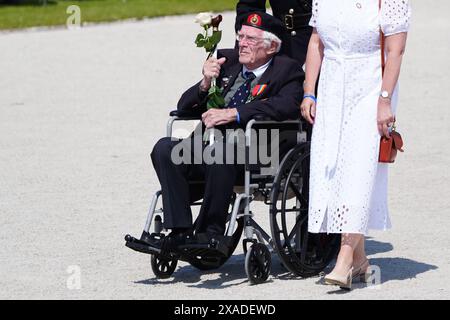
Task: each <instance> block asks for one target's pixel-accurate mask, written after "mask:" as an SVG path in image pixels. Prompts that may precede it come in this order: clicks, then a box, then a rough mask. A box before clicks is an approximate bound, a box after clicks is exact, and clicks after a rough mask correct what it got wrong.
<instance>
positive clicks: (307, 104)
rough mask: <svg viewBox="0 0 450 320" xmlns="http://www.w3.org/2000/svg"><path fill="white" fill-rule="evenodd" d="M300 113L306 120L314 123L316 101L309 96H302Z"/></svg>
mask: <svg viewBox="0 0 450 320" xmlns="http://www.w3.org/2000/svg"><path fill="white" fill-rule="evenodd" d="M300 113H301V115H302V117H303V118H305V120H306V121H308V122H309V123H311V124H314V118H315V117H316V103H315V101H314V100H312V99H311V98H304V99H303V101H302V103H301V104H300Z"/></svg>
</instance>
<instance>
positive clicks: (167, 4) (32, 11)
mask: <svg viewBox="0 0 450 320" xmlns="http://www.w3.org/2000/svg"><path fill="white" fill-rule="evenodd" d="M48 2H49V4H48V5H46V6H42V5H16V6H11V5H0V29H18V28H27V27H34V26H55V25H65V24H66V20H67V18H68V17H69V14H67V13H66V9H67V7H68V6H69V5H72V4H74V5H78V6H79V7H80V9H81V23H86V22H102V21H115V20H122V19H129V18H137V19H142V18H146V17H158V16H167V15H178V14H186V13H197V12H202V11H213V12H221V11H225V10H234V9H235V6H236V2H237V1H236V0H84V1H68V0H55V1H51V0H49V1H48Z"/></svg>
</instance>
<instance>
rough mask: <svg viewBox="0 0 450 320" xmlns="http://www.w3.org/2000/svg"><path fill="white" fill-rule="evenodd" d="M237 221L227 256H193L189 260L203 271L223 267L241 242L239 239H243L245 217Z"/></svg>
mask: <svg viewBox="0 0 450 320" xmlns="http://www.w3.org/2000/svg"><path fill="white" fill-rule="evenodd" d="M236 222H237V227H236V229H235V231H234V232H233V236H232V243H231V247H230V250H229V253H228V255H227V256H226V257H204V256H201V257H193V258H192V259H190V260H189V263H190V264H191V265H192V266H193V267H195V268H197V269H199V270H203V271H206V270H213V269H217V268H219V267H221V266H222V265H223V264H224V263H225V262H226V261H227V260H228V259H229V258H230V257H231V255H232V254H233V252H234V250H235V249H236V247H237V245H238V244H239V240H240V239H241V235H242V230H243V229H244V218H239V219H237V221H236Z"/></svg>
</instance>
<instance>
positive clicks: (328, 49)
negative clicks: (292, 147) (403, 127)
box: [308, 0, 411, 235]
mask: <svg viewBox="0 0 450 320" xmlns="http://www.w3.org/2000/svg"><path fill="white" fill-rule="evenodd" d="M410 14H411V8H410V3H409V1H408V0H383V1H382V9H381V12H380V11H379V9H378V0H339V1H337V0H313V16H312V18H311V21H310V25H311V26H313V27H315V28H316V29H317V32H318V34H319V36H320V39H321V41H322V42H323V44H324V58H323V62H322V67H321V71H320V79H319V88H318V95H317V97H318V101H317V112H316V119H315V124H314V126H313V133H312V141H311V169H310V194H309V225H308V228H309V231H310V232H312V233H318V232H325V233H360V234H365V235H367V233H368V230H369V229H378V230H385V229H388V228H390V227H391V222H390V219H389V212H388V206H387V182H388V181H387V178H388V171H387V169H388V168H387V165H386V164H379V163H378V147H379V139H380V136H379V133H378V128H377V102H378V97H379V94H380V91H381V80H382V79H381V78H382V76H381V52H380V34H379V28H380V26H381V28H382V30H383V32H384V34H385V35H386V36H389V35H393V34H396V33H400V32H407V31H408V28H409V18H410ZM396 101H397V89H396V90H395V92H394V94H393V99H392V108H393V110H394V113H395V107H396Z"/></svg>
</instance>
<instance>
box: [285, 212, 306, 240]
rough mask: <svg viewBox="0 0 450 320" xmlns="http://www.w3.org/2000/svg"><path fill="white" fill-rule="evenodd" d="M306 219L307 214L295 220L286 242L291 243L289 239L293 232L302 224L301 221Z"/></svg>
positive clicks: (291, 237)
mask: <svg viewBox="0 0 450 320" xmlns="http://www.w3.org/2000/svg"><path fill="white" fill-rule="evenodd" d="M306 219H308V216H306V215H305V216H303V217H301V218H300V219H297V222H296V223H295V225H294V227H293V228H292V230H291V233H289V236H288V238H287V241H286V242H287V243H289V244H290V243H291V240H292V239H293V237H294V235H295V233H296V232H297V231H298V230H297V229H298V227H299V226H301V225H303V222H305V220H306Z"/></svg>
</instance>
